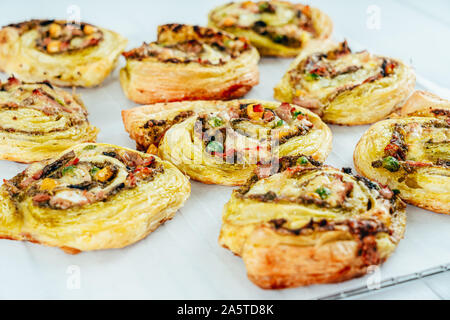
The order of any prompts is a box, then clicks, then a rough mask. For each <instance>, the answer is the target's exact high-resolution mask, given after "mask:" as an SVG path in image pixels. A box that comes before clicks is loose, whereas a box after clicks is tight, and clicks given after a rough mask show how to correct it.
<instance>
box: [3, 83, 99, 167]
mask: <svg viewBox="0 0 450 320" xmlns="http://www.w3.org/2000/svg"><path fill="white" fill-rule="evenodd" d="M87 115H88V113H87V110H86V108H85V107H84V105H83V103H82V101H81V100H80V99H79V97H77V96H76V95H71V94H69V93H67V92H65V91H64V90H62V89H60V88H57V87H53V86H52V85H50V84H49V83H21V82H20V81H19V80H17V79H15V78H10V79H9V80H8V82H5V83H1V82H0V160H10V161H18V162H24V163H30V162H34V161H41V160H44V159H49V158H52V157H54V156H56V155H58V154H59V153H61V152H62V151H64V150H65V149H67V148H70V147H71V146H73V145H74V144H78V143H83V142H95V140H96V138H97V134H98V131H99V130H98V129H97V128H96V127H94V126H92V125H90V124H89V121H88V118H87Z"/></svg>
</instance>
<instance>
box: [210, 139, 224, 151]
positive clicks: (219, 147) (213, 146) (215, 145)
mask: <svg viewBox="0 0 450 320" xmlns="http://www.w3.org/2000/svg"><path fill="white" fill-rule="evenodd" d="M206 151H208V152H209V153H213V152H214V153H222V152H223V144H221V143H220V142H218V141H211V142H210V143H208V145H207V146H206Z"/></svg>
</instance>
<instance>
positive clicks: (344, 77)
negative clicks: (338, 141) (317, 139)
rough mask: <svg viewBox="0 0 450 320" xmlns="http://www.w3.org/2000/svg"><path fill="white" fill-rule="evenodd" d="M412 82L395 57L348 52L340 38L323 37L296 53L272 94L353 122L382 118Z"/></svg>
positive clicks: (331, 117)
mask: <svg viewBox="0 0 450 320" xmlns="http://www.w3.org/2000/svg"><path fill="white" fill-rule="evenodd" d="M414 84H415V75H414V72H413V71H412V69H411V68H410V67H408V66H406V65H405V64H403V63H402V62H400V61H399V60H395V59H392V58H387V57H381V56H376V55H373V54H370V53H369V52H367V51H361V52H356V53H352V52H351V50H350V48H349V46H348V44H347V42H346V41H344V42H342V43H339V44H334V43H331V42H323V43H317V44H316V46H315V47H311V48H309V50H305V51H304V52H302V53H301V54H300V55H299V56H298V57H297V58H296V60H295V61H294V62H293V63H292V65H291V66H290V68H289V70H288V72H287V73H286V74H285V75H284V77H283V79H282V80H281V82H280V83H279V84H278V85H277V86H276V87H275V94H274V96H275V98H276V99H277V100H280V101H286V102H292V103H296V104H298V105H300V106H302V107H305V108H309V109H310V110H312V111H314V112H316V113H317V114H318V115H320V116H321V117H322V119H323V120H325V122H328V123H334V124H341V125H358V124H368V123H373V122H376V121H378V120H381V119H383V118H386V117H387V116H388V115H389V114H390V113H391V112H392V111H393V110H394V109H395V107H397V106H398V105H399V104H400V103H402V102H403V101H404V100H405V99H406V98H407V97H408V96H409V94H410V93H411V92H412V90H413V88H414Z"/></svg>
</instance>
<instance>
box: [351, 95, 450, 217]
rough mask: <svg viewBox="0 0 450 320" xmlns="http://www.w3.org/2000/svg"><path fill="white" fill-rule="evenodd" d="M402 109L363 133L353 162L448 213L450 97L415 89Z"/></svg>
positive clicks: (406, 196)
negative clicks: (394, 115) (398, 116)
mask: <svg viewBox="0 0 450 320" xmlns="http://www.w3.org/2000/svg"><path fill="white" fill-rule="evenodd" d="M400 113H401V114H402V115H406V116H407V117H404V118H394V119H389V120H384V121H381V122H378V123H376V124H374V125H373V126H372V127H370V128H369V130H368V131H367V132H366V133H365V134H364V135H363V136H362V138H361V140H360V141H359V142H358V145H357V146H356V149H355V152H354V155H353V159H354V163H355V167H356V169H357V170H358V172H360V173H361V174H362V175H364V176H366V177H368V178H370V179H374V180H377V181H379V182H380V183H382V184H385V185H388V186H389V187H391V188H392V189H395V190H396V192H398V193H399V195H400V197H401V198H402V199H403V200H404V201H406V202H408V203H410V204H413V205H416V206H418V207H421V208H424V209H428V210H431V211H434V212H438V213H445V214H450V103H449V102H448V101H446V100H443V99H440V98H439V97H437V96H435V95H433V94H430V93H427V92H420V91H419V92H416V93H414V94H413V95H412V96H411V98H410V99H409V100H408V101H407V102H406V103H405V105H404V106H403V107H402V108H401V111H400Z"/></svg>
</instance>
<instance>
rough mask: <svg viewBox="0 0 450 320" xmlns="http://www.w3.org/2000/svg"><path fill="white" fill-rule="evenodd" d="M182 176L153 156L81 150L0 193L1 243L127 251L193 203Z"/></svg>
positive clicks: (31, 170) (34, 168)
mask: <svg viewBox="0 0 450 320" xmlns="http://www.w3.org/2000/svg"><path fill="white" fill-rule="evenodd" d="M189 193H190V185H189V182H188V180H187V178H185V177H184V176H183V174H182V173H181V172H180V171H179V170H178V169H176V168H175V167H174V166H173V165H171V164H169V163H168V162H165V161H162V160H160V159H159V158H157V157H156V156H152V155H147V154H143V153H140V152H136V151H132V150H129V149H125V148H121V147H117V146H113V145H107V144H81V145H78V146H76V147H74V148H72V149H69V150H67V151H65V152H64V153H63V154H61V155H59V156H58V157H56V158H54V159H50V160H48V161H45V162H40V163H35V164H33V165H31V166H30V167H28V168H27V169H26V170H25V171H23V172H22V173H20V174H19V175H17V176H16V177H14V178H12V179H11V180H5V181H4V185H3V186H2V187H1V188H0V200H1V203H2V210H1V212H0V238H7V239H13V240H28V241H32V242H37V243H41V244H45V245H49V246H56V247H61V248H62V249H64V250H66V251H68V252H71V253H76V252H79V251H90V250H99V249H108V248H121V247H124V246H127V245H130V244H132V243H134V242H136V241H138V240H140V239H142V238H144V237H145V236H147V235H148V234H149V233H150V232H152V231H153V230H155V229H156V228H157V227H158V226H159V225H160V224H161V223H163V222H164V221H166V220H168V219H171V218H172V217H173V215H174V214H175V212H176V210H177V209H178V208H179V207H181V206H182V205H183V203H184V201H185V200H186V198H187V197H188V196H189Z"/></svg>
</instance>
